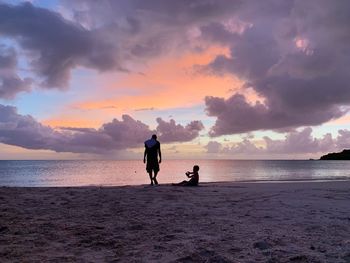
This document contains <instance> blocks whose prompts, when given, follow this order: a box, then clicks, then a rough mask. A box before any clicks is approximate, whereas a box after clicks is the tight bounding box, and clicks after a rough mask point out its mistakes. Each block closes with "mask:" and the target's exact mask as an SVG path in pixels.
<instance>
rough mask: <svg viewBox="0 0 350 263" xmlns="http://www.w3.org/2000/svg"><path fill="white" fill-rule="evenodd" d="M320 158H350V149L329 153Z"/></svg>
mask: <svg viewBox="0 0 350 263" xmlns="http://www.w3.org/2000/svg"><path fill="white" fill-rule="evenodd" d="M320 160H350V150H343V151H342V152H339V153H328V154H326V155H323V156H321V158H320Z"/></svg>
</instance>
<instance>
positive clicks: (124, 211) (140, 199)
mask: <svg viewBox="0 0 350 263" xmlns="http://www.w3.org/2000/svg"><path fill="white" fill-rule="evenodd" d="M0 262H268V263H273V262H330V263H336V262H347V263H349V262H350V181H344V182H300V183H298V182H293V183H208V184H202V185H201V186H199V187H175V186H170V185H160V186H158V187H151V186H125V187H81V188H78V187H77V188H9V187H1V188H0Z"/></svg>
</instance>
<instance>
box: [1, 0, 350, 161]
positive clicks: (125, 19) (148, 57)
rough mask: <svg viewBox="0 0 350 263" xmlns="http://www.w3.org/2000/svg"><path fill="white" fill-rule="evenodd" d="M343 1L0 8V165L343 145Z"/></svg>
mask: <svg viewBox="0 0 350 263" xmlns="http://www.w3.org/2000/svg"><path fill="white" fill-rule="evenodd" d="M349 24H350V2H349V1H347V0H338V1H329V0H309V1H301V0H266V1H260V0H244V1H243V0H178V1H170V0H169V1H167V0H148V1H143V0H119V1H114V0H99V1H94V0H75V1H70V0H32V1H18V0H12V1H10V0H7V1H5V0H0V159H100V158H101V159H142V158H143V156H142V153H143V147H144V146H143V145H144V141H145V140H147V139H148V138H150V137H151V135H152V134H153V133H156V134H157V135H158V139H159V141H160V142H161V144H162V155H163V158H164V159H166V158H169V159H188V158H191V159H192V158H203V159H206V158H208V159H305V158H306V159H308V158H319V157H320V156H321V155H323V154H324V153H328V152H334V151H340V150H342V149H345V148H349V145H350V113H349V109H350V108H349V106H350V84H349V83H350V74H349V72H350V30H349V29H348V25H349Z"/></svg>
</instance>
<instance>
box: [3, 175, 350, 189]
mask: <svg viewBox="0 0 350 263" xmlns="http://www.w3.org/2000/svg"><path fill="white" fill-rule="evenodd" d="M323 182H324V183H327V182H329V183H331V182H350V177H347V176H344V178H339V179H329V178H328V179H327V178H324V179H295V180H293V179H282V180H269V179H266V180H265V179H261V180H260V179H257V180H240V181H214V182H199V187H200V186H204V185H211V184H212V185H218V184H222V185H229V184H255V183H256V184H289V183H291V184H292V183H323ZM144 186H150V185H149V184H125V185H115V184H91V185H78V186H76V185H72V186H70V185H63V186H60V185H58V186H41V185H39V186H11V185H0V189H1V188H93V187H98V188H114V187H144ZM160 186H172V183H160V184H159V185H154V187H160Z"/></svg>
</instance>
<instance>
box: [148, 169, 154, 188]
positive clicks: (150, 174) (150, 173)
mask: <svg viewBox="0 0 350 263" xmlns="http://www.w3.org/2000/svg"><path fill="white" fill-rule="evenodd" d="M148 174H149V179H151V185H153V177H152V170H151V171H149V172H148Z"/></svg>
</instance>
